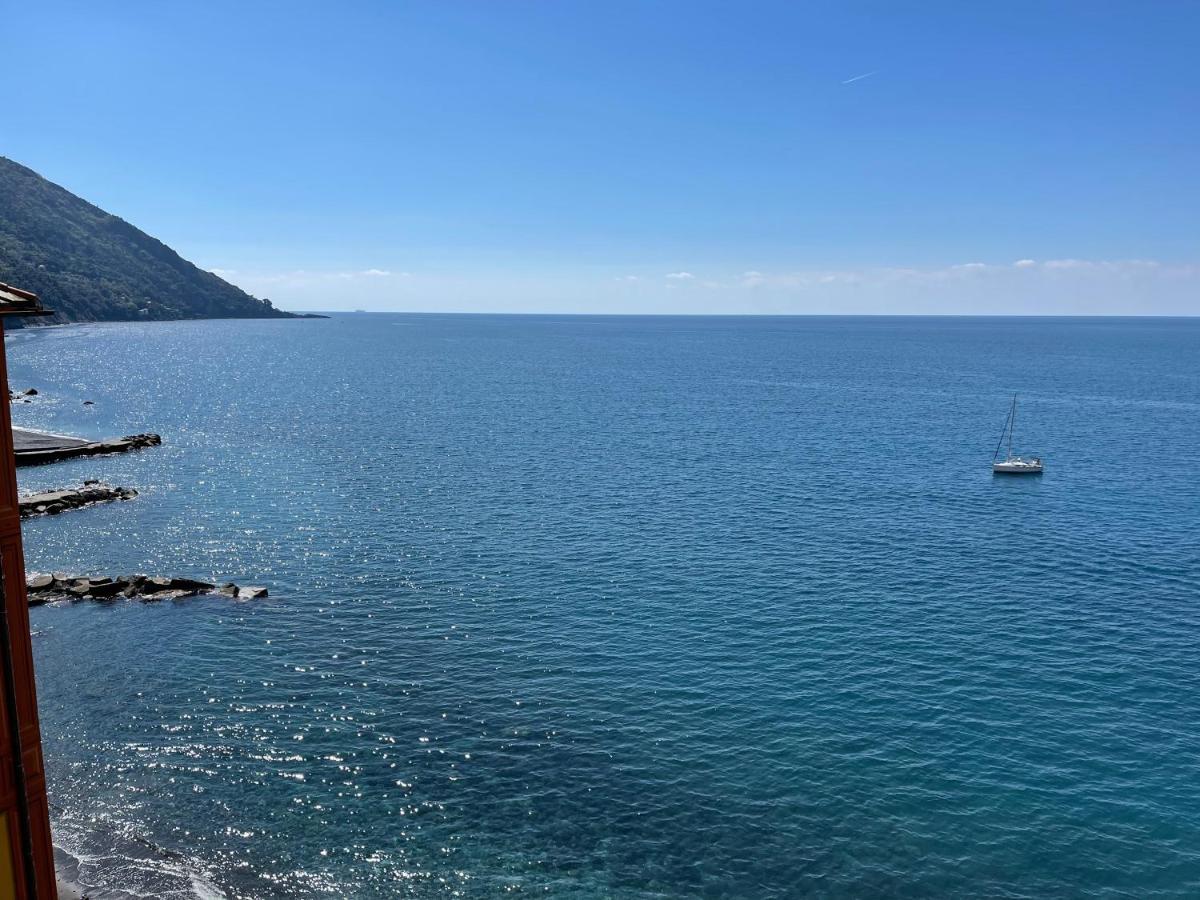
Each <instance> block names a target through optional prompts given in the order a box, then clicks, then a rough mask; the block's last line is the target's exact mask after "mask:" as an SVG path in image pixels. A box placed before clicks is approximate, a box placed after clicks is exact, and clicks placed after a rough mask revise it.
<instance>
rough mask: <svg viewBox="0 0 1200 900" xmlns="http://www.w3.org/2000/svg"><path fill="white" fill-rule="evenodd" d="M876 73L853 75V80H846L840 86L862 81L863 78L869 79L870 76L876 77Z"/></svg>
mask: <svg viewBox="0 0 1200 900" xmlns="http://www.w3.org/2000/svg"><path fill="white" fill-rule="evenodd" d="M878 74H879V73H878V72H864V73H863V74H861V75H855V76H854V77H853V78H847V79H846V80H845V81H843V82H842V84H854V82H856V81H862V80H863V79H864V78H870V77H871V76H872V75H878Z"/></svg>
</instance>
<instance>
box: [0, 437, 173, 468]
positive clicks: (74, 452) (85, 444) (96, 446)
mask: <svg viewBox="0 0 1200 900" xmlns="http://www.w3.org/2000/svg"><path fill="white" fill-rule="evenodd" d="M12 431H13V451H14V453H13V455H14V456H15V457H16V460H17V465H18V466H37V465H41V464H43V463H52V462H58V461H59V460H63V459H74V458H75V457H77V456H101V455H103V454H107V453H127V452H129V451H130V450H141V449H142V448H144V447H157V446H158V445H159V444H161V443H162V438H161V437H159V436H158V435H157V434H127V435H126V436H125V437H121V438H111V439H109V440H105V441H85V440H83V439H81V438H74V437H68V436H67V435H65V434H46V433H44V432H40V431H29V430H28V429H25V428H14V429H13V430H12Z"/></svg>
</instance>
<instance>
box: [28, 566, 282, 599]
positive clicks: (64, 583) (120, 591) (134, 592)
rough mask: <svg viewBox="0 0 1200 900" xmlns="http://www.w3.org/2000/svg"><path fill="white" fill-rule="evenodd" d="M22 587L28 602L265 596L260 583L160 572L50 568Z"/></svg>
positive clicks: (263, 588)
mask: <svg viewBox="0 0 1200 900" xmlns="http://www.w3.org/2000/svg"><path fill="white" fill-rule="evenodd" d="M25 587H26V590H27V591H28V593H29V605H30V606H40V605H41V604H43V603H47V602H49V601H50V600H115V599H116V598H118V597H124V598H127V599H130V600H142V601H144V602H153V601H157V600H178V599H179V598H181V597H198V596H201V595H204V594H214V595H220V596H225V597H230V598H232V599H235V600H260V599H262V598H264V597H266V596H267V589H266V588H265V587H262V586H260V585H246V586H244V587H239V586H238V585H236V584H234V583H233V582H231V581H229V582H226V583H224V584H222V585H219V586H218V585H215V584H211V583H210V582H207V581H197V580H196V579H194V578H167V577H164V576H162V575H118V576H116V577H115V578H112V577H108V576H94V575H93V576H88V575H68V574H67V573H65V572H54V573H53V574H48V575H34V576H33V577H31V578H30V579H29V580H28V581H27V582H26V584H25Z"/></svg>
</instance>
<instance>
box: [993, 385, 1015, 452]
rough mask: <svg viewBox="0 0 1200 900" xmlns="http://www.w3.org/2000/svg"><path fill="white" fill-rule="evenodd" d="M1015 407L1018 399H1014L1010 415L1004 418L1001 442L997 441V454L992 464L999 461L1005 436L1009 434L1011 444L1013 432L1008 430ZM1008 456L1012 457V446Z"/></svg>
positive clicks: (1009, 411)
mask: <svg viewBox="0 0 1200 900" xmlns="http://www.w3.org/2000/svg"><path fill="white" fill-rule="evenodd" d="M1015 407H1016V398H1014V399H1013V406H1011V407H1009V410H1008V415H1007V416H1005V417H1004V428H1003V429H1001V431H1000V440H998V441H996V452H995V453H993V454H992V462H995V461H996V460H997V459H999V458H1000V448H1001V447H1002V446H1004V435H1006V434H1007V435H1009V436H1010V437H1009V440H1010V442H1011V440H1012V437H1011V435H1012V432H1011V431H1009V429H1008V423H1009V422H1010V421H1011V420H1012V414H1013V411H1014V409H1015ZM1008 455H1009V456H1012V449H1011V444H1010V448H1009V453H1008Z"/></svg>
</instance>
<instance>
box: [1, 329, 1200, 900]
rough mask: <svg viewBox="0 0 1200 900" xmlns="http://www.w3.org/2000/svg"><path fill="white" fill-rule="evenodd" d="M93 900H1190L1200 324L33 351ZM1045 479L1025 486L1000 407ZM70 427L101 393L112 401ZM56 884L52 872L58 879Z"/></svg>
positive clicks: (110, 335)
mask: <svg viewBox="0 0 1200 900" xmlns="http://www.w3.org/2000/svg"><path fill="white" fill-rule="evenodd" d="M9 347H10V350H9V352H10V360H11V362H10V365H11V369H12V383H13V387H16V388H19V387H23V386H25V385H26V384H32V385H34V386H37V387H38V388H39V389H40V390H41V391H42V394H41V395H40V396H39V397H38V399H37V401H36V402H35V403H32V404H28V405H25V404H20V405H18V406H16V407H15V408H14V416H15V417H16V419H17V421H18V423H19V424H26V425H30V426H33V427H42V428H48V429H52V430H54V429H57V430H66V431H70V432H73V433H79V434H85V435H91V436H107V435H113V434H125V433H130V432H135V431H146V430H151V431H157V432H160V433H161V434H162V435H163V437H164V440H165V444H164V446H163V447H161V448H158V449H154V450H151V451H147V452H144V453H140V454H137V455H130V456H125V457H111V458H102V459H93V460H85V461H77V462H71V463H66V464H61V465H57V466H52V467H44V468H39V469H30V470H24V471H22V473H21V481H22V484H23V486H24V487H27V488H33V487H42V486H51V485H60V484H66V483H69V482H71V481H73V480H76V479H80V478H83V477H96V476H98V477H104V478H106V479H108V480H110V481H113V482H116V483H119V484H123V485H130V486H134V487H136V488H138V489H139V490H140V491H142V495H141V496H140V497H139V498H138V499H137V500H135V501H133V502H130V503H124V504H119V505H110V506H104V507H97V508H93V509H89V510H84V511H80V512H75V513H71V514H67V515H63V516H61V517H58V518H53V519H41V520H34V521H30V522H29V523H27V527H26V541H27V554H28V560H29V567H30V569H31V570H33V571H37V570H49V569H67V570H81V571H88V572H100V573H109V572H113V573H116V572H127V571H137V570H143V571H150V572H162V573H166V574H186V575H199V576H211V577H215V578H218V579H225V578H229V579H233V580H237V581H241V582H243V583H247V582H248V583H267V584H269V585H270V587H271V594H272V597H271V599H270V600H268V601H265V602H259V603H255V604H244V603H243V604H237V603H232V602H229V601H225V600H221V599H216V598H201V599H193V600H187V601H182V602H176V603H164V604H157V605H141V604H137V603H125V602H121V603H116V604H110V605H96V604H86V605H85V604H79V605H75V606H52V607H47V608H42V609H36V610H34V611H33V624H34V628H35V637H34V645H35V652H36V657H37V664H38V677H39V691H40V698H41V703H42V716H43V730H44V734H45V740H46V758H47V766H48V771H49V779H50V790H51V794H52V802H53V804H54V817H55V827H56V832H57V835H58V840H59V842H60V844H61V845H62V847H63V849H64V851H66V852H68V853H69V854H71V856H72V858H73V859H74V860H75V862H74V863H73V865H75V866H77V867H78V871H79V874H80V877H81V878H82V879H83V880H84V881H85V882H86V883H89V884H91V885H93V886H94V887H96V888H98V889H99V890H98V895H99V896H101V897H123V896H126V894H125V893H123V891H129V892H131V893H140V894H141V895H152V896H161V897H168V898H173V897H188V896H197V895H198V896H221V895H226V896H229V897H245V898H249V897H298V898H299V897H303V898H325V897H393V896H394V897H443V896H462V897H495V896H501V895H508V894H537V895H544V896H551V897H570V898H598V897H629V898H676V897H754V898H771V897H794V896H806V895H811V896H830V897H839V896H846V897H861V896H894V897H934V896H957V897H1046V896H1081V897H1120V896H1137V897H1184V896H1195V895H1196V894H1197V893H1198V892H1200V694H1198V692H1197V691H1196V684H1197V678H1198V676H1200V641H1198V639H1197V631H1198V629H1200V537H1198V532H1197V522H1198V520H1200V482H1198V474H1197V473H1198V472H1200V465H1198V463H1200V322H1197V321H1190V320H1182V321H1167V320H986V319H821V318H817V319H805V318H799V319H721V318H716V319H702V318H697V319H687V318H645V319H634V318H602V317H596V318H552V317H486V316H478V317H472V316H416V315H359V316H341V317H337V318H335V319H332V320H330V321H305V322H196V323H180V324H156V325H144V326H143V325H103V326H86V327H72V328H63V329H52V330H43V331H38V332H34V333H23V334H19V335H17V336H16V337H14V338H13V339H12V340H11V341H10V344H9ZM1014 391H1019V392H1020V394H1021V398H1022V400H1021V406H1020V410H1019V415H1018V421H1017V440H1018V444H1019V449H1021V450H1025V451H1028V452H1040V453H1042V454H1044V455H1045V457H1046V459H1047V472H1046V474H1045V476H1044V477H1042V478H1040V479H1008V480H1005V479H993V477H992V476H991V474H990V471H989V462H990V459H991V454H992V451H993V448H994V446H995V442H996V438H997V436H998V434H999V431H1000V427H1001V425H1002V424H1003V420H1004V415H1005V412H1006V410H1007V404H1008V401H1009V397H1010V396H1011V394H1012V393H1013V392H1014ZM84 399H92V400H95V401H96V405H95V406H94V407H83V406H82V401H83V400H84ZM64 858H65V857H64Z"/></svg>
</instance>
